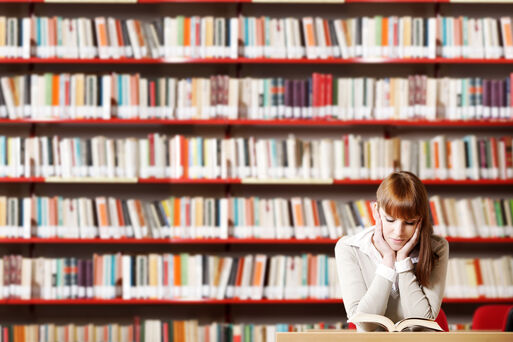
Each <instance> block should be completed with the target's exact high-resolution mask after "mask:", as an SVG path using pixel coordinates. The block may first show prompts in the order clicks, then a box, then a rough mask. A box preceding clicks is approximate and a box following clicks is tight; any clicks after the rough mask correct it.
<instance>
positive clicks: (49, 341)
mask: <svg viewBox="0 0 513 342" xmlns="http://www.w3.org/2000/svg"><path fill="white" fill-rule="evenodd" d="M345 326H346V324H345V323H344V324H343V323H341V322H338V323H332V324H328V323H324V322H319V323H315V324H286V323H279V324H248V323H238V324H234V323H219V322H213V323H211V324H201V325H200V324H199V322H198V321H197V320H187V321H179V320H164V319H161V320H156V319H143V320H141V319H140V318H139V317H135V318H134V322H133V323H132V324H126V323H125V324H123V323H109V324H93V323H90V324H74V323H69V324H53V323H47V324H31V325H19V324H17V325H12V324H3V325H0V342H10V341H13V340H14V341H21V342H23V341H39V342H59V341H68V342H94V341H105V342H106V341H113V342H118V341H119V342H137V341H145V342H236V341H241V340H244V341H255V342H274V341H276V336H275V334H276V333H277V332H289V331H290V332H302V331H307V330H311V329H316V330H319V329H331V330H333V329H338V330H340V329H342V328H343V327H345Z"/></svg>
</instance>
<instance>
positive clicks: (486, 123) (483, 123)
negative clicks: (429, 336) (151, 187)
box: [0, 118, 513, 128]
mask: <svg viewBox="0 0 513 342" xmlns="http://www.w3.org/2000/svg"><path fill="white" fill-rule="evenodd" d="M0 124H77V125H205V126H222V125H226V126H408V127H416V126H418V127H425V126H430V127H448V126H449V127H451V128H457V127H504V128H507V127H513V120H335V119H332V120H326V119H322V120H319V119H315V120H307V119H295V120H291V119H283V120H245V119H240V120H228V119H212V120H201V119H194V120H177V119H118V118H114V119H108V120H104V119H15V120H9V119H0Z"/></svg>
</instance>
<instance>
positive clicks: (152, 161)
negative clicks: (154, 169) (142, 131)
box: [148, 133, 155, 166]
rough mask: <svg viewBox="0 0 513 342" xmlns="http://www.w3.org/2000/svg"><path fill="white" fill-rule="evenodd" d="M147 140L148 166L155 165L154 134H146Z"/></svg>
mask: <svg viewBox="0 0 513 342" xmlns="http://www.w3.org/2000/svg"><path fill="white" fill-rule="evenodd" d="M148 142H149V145H150V166H155V135H154V134H153V133H151V134H148Z"/></svg>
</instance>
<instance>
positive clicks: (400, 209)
mask: <svg viewBox="0 0 513 342" xmlns="http://www.w3.org/2000/svg"><path fill="white" fill-rule="evenodd" d="M372 214H373V216H374V219H375V221H376V225H374V226H372V227H369V228H367V229H364V230H363V231H361V232H360V233H358V234H356V235H353V236H345V237H343V238H341V239H340V240H339V241H338V242H337V245H336V246H335V257H336V262H337V272H338V278H339V280H340V285H341V289H342V298H343V300H344V306H345V309H346V313H347V316H348V318H351V316H352V315H354V314H355V313H357V312H364V313H371V314H376V315H383V316H387V317H388V318H390V319H391V320H392V321H393V322H397V321H399V320H401V319H403V318H410V317H424V318H430V319H436V317H437V316H438V312H439V311H440V305H441V303H442V298H443V294H444V289H445V277H446V273H447V262H448V257H449V246H448V244H447V241H446V240H445V239H444V238H442V237H439V236H436V235H433V227H432V225H431V222H430V220H429V201H428V196H427V192H426V188H425V187H424V184H422V182H421V181H420V179H419V178H418V177H417V176H415V175H414V174H412V173H410V172H406V171H401V172H394V173H392V174H390V175H389V176H388V177H387V178H385V179H384V180H383V182H382V183H381V184H380V186H379V188H378V191H377V201H376V203H374V204H373V207H372ZM357 329H358V331H372V330H375V329H376V325H375V324H366V323H362V324H357Z"/></svg>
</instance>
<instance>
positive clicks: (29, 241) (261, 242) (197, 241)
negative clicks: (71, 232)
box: [0, 237, 513, 246]
mask: <svg viewBox="0 0 513 342" xmlns="http://www.w3.org/2000/svg"><path fill="white" fill-rule="evenodd" d="M445 239H446V240H447V241H448V242H449V243H478V244H489V243H492V244H513V238H500V237H493V238H460V237H446V238H445ZM337 241H338V240H337V239H335V240H333V239H322V238H319V239H302V240H299V239H237V238H228V239H151V238H145V239H133V238H121V239H99V238H96V239H65V238H47V239H45V238H37V237H33V238H29V239H19V238H16V239H14V238H13V239H9V238H0V244H80V245H89V244H115V245H121V244H131V245H132V244H141V245H143V244H153V245H159V244H160V245H164V244H172V245H226V244H230V245H251V244H254V245H285V244H286V245H299V246H300V245H328V246H333V245H334V244H336V243H337Z"/></svg>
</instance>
